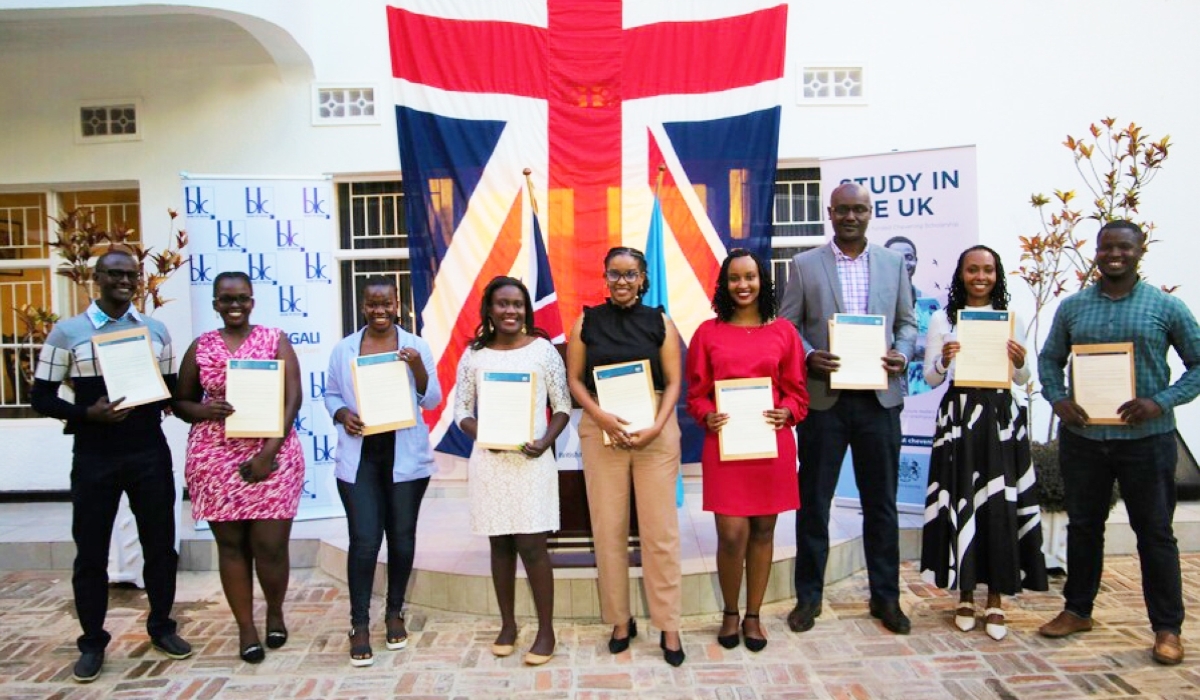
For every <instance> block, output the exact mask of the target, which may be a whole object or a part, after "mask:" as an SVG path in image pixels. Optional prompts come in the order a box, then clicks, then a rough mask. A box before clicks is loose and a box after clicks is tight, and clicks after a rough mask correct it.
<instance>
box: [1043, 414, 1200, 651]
mask: <svg viewBox="0 0 1200 700" xmlns="http://www.w3.org/2000/svg"><path fill="white" fill-rule="evenodd" d="M1175 460H1176V446H1175V435H1174V434H1173V433H1162V434H1160V435H1152V436H1150V437H1146V438H1141V439H1138V440H1089V439H1087V438H1085V437H1082V436H1080V435H1077V434H1075V433H1072V432H1071V431H1069V430H1065V429H1064V430H1061V431H1059V437H1058V463H1059V467H1060V468H1061V470H1062V475H1063V490H1064V492H1065V493H1064V495H1065V496H1066V503H1067V516H1068V517H1069V518H1070V523H1069V524H1068V525H1067V569H1068V574H1067V584H1066V586H1064V587H1063V597H1065V598H1066V605H1065V608H1066V610H1067V611H1068V612H1071V613H1074V614H1076V615H1078V616H1080V617H1084V618H1089V617H1091V616H1092V603H1093V602H1094V601H1095V599H1096V593H1097V592H1098V591H1099V590H1100V574H1101V572H1102V571H1103V569H1104V523H1105V521H1106V520H1108V510H1109V509H1108V504H1109V500H1110V498H1111V497H1112V487H1113V481H1114V480H1116V482H1117V483H1118V484H1120V486H1121V498H1123V499H1124V500H1125V508H1126V510H1127V511H1128V512H1129V524H1130V526H1131V527H1133V532H1134V534H1135V535H1137V548H1138V558H1139V559H1140V560H1141V565H1142V595H1143V597H1144V598H1145V600H1146V610H1147V612H1148V613H1149V615H1150V625H1151V626H1152V627H1153V628H1154V631H1155V632H1164V631H1165V632H1173V633H1175V634H1179V633H1180V628H1181V627H1182V626H1183V584H1182V581H1181V576H1180V572H1179V545H1178V544H1177V543H1176V541H1175V533H1174V531H1173V530H1172V527H1171V523H1172V521H1173V520H1174V518H1175Z"/></svg>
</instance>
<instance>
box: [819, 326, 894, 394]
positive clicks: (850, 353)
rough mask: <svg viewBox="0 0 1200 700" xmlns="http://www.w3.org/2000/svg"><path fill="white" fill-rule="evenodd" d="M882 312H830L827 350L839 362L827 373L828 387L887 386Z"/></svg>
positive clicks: (874, 387)
mask: <svg viewBox="0 0 1200 700" xmlns="http://www.w3.org/2000/svg"><path fill="white" fill-rule="evenodd" d="M885 320H886V319H885V317H884V316H880V315H876V314H834V315H833V318H832V319H831V320H830V321H829V352H831V353H833V354H834V355H837V356H838V362H839V363H840V366H839V367H838V370H837V371H836V372H831V373H830V375H829V388H830V389H887V388H888V376H887V370H885V369H884V368H883V359H882V358H883V356H884V355H886V354H887V334H886V332H885V329H884V326H883V324H884V321H885Z"/></svg>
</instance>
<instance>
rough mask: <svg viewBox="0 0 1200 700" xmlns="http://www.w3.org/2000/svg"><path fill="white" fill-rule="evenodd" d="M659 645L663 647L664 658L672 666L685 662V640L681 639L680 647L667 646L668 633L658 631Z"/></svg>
mask: <svg viewBox="0 0 1200 700" xmlns="http://www.w3.org/2000/svg"><path fill="white" fill-rule="evenodd" d="M658 646H659V647H660V648H661V649H662V652H663V659H664V660H665V661H666V662H667V663H669V664H671V665H672V666H675V667H678V666H680V665H681V664H682V663H683V660H684V659H685V658H686V655H685V654H684V653H683V640H682V639H680V640H679V648H678V649H668V648H667V633H666V632H659V633H658Z"/></svg>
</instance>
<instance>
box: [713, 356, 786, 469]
mask: <svg viewBox="0 0 1200 700" xmlns="http://www.w3.org/2000/svg"><path fill="white" fill-rule="evenodd" d="M714 389H715V391H714V393H715V394H716V398H717V412H719V413H726V414H728V415H729V422H727V423H726V424H725V425H723V426H721V432H719V433H718V434H717V440H718V443H719V445H720V448H721V459H722V460H723V461H726V462H730V461H735V460H740V459H764V458H775V457H778V456H779V442H778V437H777V436H776V434H775V428H773V427H772V426H771V425H770V424H769V423H767V419H766V416H764V415H763V411H769V410H771V409H773V408H775V393H774V392H773V391H771V378H770V377H762V378H760V379H722V380H720V381H717V382H715V384H714Z"/></svg>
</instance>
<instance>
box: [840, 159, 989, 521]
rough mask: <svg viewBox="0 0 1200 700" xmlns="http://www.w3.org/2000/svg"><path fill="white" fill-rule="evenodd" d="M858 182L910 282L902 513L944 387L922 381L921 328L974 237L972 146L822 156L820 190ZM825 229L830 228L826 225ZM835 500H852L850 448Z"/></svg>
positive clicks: (925, 456) (908, 507) (942, 302)
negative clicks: (911, 344) (912, 326)
mask: <svg viewBox="0 0 1200 700" xmlns="http://www.w3.org/2000/svg"><path fill="white" fill-rule="evenodd" d="M844 182H857V183H859V184H861V185H862V186H863V187H865V188H866V189H867V191H868V192H869V193H870V195H871V205H872V208H873V210H872V212H871V223H870V225H869V226H868V228H867V239H868V240H869V241H870V242H871V243H874V244H876V245H881V246H884V247H887V248H889V249H890V250H892V251H894V252H896V253H898V254H900V255H902V256H903V257H904V262H905V268H906V270H907V271H908V274H909V278H910V279H911V280H912V285H913V299H914V312H915V315H916V318H917V342H916V350H915V352H914V354H913V358H912V361H911V362H910V363H909V365H908V372H907V376H906V377H905V379H906V387H907V395H906V397H905V399H904V410H903V412H902V413H901V414H900V427H901V432H902V434H903V437H902V440H901V449H900V474H899V489H898V494H897V503H898V504H899V507H900V510H901V511H902V512H922V511H924V509H925V485H926V481H927V479H928V473H929V452H930V447H931V445H932V437H933V427H934V420H935V419H936V416H937V408H938V404H939V403H940V402H941V400H942V394H943V393H944V392H945V386H944V385H943V386H942V387H938V388H937V389H931V388H930V386H929V385H928V384H927V383H926V382H925V379H924V376H923V373H924V360H925V334H926V332H927V331H928V329H929V320H930V318H931V317H932V316H933V314H934V313H936V312H937V311H938V310H939V309H942V308H945V306H946V294H947V292H948V291H949V284H950V278H951V276H952V275H953V274H954V265H955V263H956V262H957V261H958V256H959V253H961V252H962V251H963V250H964V249H965V248H968V247H970V246H972V245H975V244H976V243H978V242H979V199H978V178H977V177H976V166H975V147H974V146H958V147H951V148H934V149H929V150H923V151H903V152H892V153H881V154H876V155H867V156H855V157H848V158H826V159H822V160H821V191H822V192H832V191H833V189H834V188H835V187H837V186H838V185H840V184H842V183H844ZM826 235H827V236H831V235H832V230H831V229H829V228H828V227H827V229H826ZM835 493H836V496H835V502H836V503H838V504H839V505H848V506H854V507H857V505H858V488H857V487H856V486H855V483H854V470H853V467H852V466H851V463H850V454H849V453H848V452H847V455H846V459H845V460H844V462H843V464H842V471H841V475H840V477H839V479H838V485H837V490H836V492H835Z"/></svg>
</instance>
